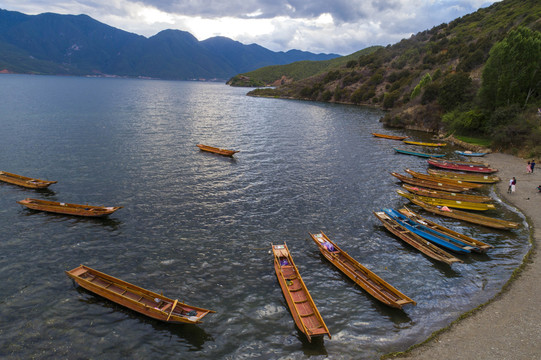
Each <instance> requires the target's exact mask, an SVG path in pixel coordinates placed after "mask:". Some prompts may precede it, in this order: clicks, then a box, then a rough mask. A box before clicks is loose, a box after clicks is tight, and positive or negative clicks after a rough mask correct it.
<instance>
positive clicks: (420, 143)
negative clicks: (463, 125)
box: [403, 140, 447, 147]
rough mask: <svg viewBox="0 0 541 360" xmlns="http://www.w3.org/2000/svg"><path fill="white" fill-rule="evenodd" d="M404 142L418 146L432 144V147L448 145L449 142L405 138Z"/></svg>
mask: <svg viewBox="0 0 541 360" xmlns="http://www.w3.org/2000/svg"><path fill="white" fill-rule="evenodd" d="M403 142H404V144H409V145H418V146H431V147H440V146H447V144H445V143H428V142H421V141H410V140H404V141H403Z"/></svg>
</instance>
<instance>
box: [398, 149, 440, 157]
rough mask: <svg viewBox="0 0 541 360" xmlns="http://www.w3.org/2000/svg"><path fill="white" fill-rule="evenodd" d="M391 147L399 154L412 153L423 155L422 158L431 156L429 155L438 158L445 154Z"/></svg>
mask: <svg viewBox="0 0 541 360" xmlns="http://www.w3.org/2000/svg"><path fill="white" fill-rule="evenodd" d="M393 149H394V151H396V152H397V153H399V154H405V155H413V156H419V157H424V158H431V157H435V158H440V157H444V156H445V154H427V153H422V152H418V151H409V150H404V149H398V148H393Z"/></svg>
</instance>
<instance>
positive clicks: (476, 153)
mask: <svg viewBox="0 0 541 360" xmlns="http://www.w3.org/2000/svg"><path fill="white" fill-rule="evenodd" d="M455 152H456V153H457V154H459V155H463V156H485V155H486V154H488V153H483V152H471V151H460V150H455Z"/></svg>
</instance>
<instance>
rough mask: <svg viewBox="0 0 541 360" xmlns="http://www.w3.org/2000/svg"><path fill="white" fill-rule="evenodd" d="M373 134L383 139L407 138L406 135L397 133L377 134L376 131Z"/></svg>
mask: <svg viewBox="0 0 541 360" xmlns="http://www.w3.org/2000/svg"><path fill="white" fill-rule="evenodd" d="M372 135H373V136H375V137H379V138H383V139H391V140H404V139H407V138H408V137H407V136H398V135H386V134H378V133H372Z"/></svg>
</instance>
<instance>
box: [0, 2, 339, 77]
mask: <svg viewBox="0 0 541 360" xmlns="http://www.w3.org/2000/svg"><path fill="white" fill-rule="evenodd" d="M338 56H339V55H336V54H312V53H309V52H303V51H298V50H290V51H288V52H274V51H271V50H268V49H265V48H264V47H262V46H259V45H257V44H251V45H244V44H241V43H240V42H237V41H234V40H231V39H228V38H225V37H215V38H210V39H207V40H204V41H198V40H197V39H196V38H195V37H194V36H193V35H191V34H190V33H188V32H185V31H180V30H164V31H161V32H160V33H158V34H156V35H154V36H152V37H150V38H146V37H144V36H140V35H136V34H132V33H129V32H126V31H123V30H119V29H116V28H114V27H111V26H108V25H105V24H103V23H100V22H98V21H96V20H94V19H92V18H90V17H89V16H86V15H77V16H75V15H59V14H52V13H45V14H40V15H25V14H22V13H19V12H15V11H7V10H1V9H0V71H4V72H14V73H31V74H58V75H117V76H128V77H151V78H162V79H178V80H188V79H222V80H226V79H229V78H230V77H231V76H233V75H235V74H238V73H243V72H247V71H251V70H254V69H257V68H260V67H263V66H268V65H283V64H289V63H292V62H295V61H299V60H328V59H332V58H336V57H338Z"/></svg>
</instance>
